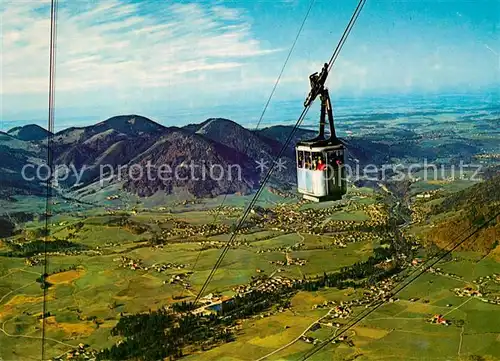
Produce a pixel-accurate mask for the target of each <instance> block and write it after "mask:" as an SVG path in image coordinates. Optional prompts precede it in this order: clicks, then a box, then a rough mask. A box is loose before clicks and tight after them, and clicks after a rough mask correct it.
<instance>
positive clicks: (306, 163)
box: [304, 157, 311, 169]
mask: <svg viewBox="0 0 500 361" xmlns="http://www.w3.org/2000/svg"><path fill="white" fill-rule="evenodd" d="M310 167H311V157H306V162H305V164H304V168H305V169H311V168H310Z"/></svg>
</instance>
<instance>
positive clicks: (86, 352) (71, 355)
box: [54, 343, 97, 361]
mask: <svg viewBox="0 0 500 361" xmlns="http://www.w3.org/2000/svg"><path fill="white" fill-rule="evenodd" d="M96 356H97V355H96V351H94V350H91V349H89V346H88V345H86V344H83V343H80V344H79V345H78V347H76V348H74V349H73V350H71V351H69V352H67V353H66V354H64V355H62V356H59V357H56V358H54V361H60V360H64V359H66V360H75V359H77V360H89V361H90V360H95V359H96Z"/></svg>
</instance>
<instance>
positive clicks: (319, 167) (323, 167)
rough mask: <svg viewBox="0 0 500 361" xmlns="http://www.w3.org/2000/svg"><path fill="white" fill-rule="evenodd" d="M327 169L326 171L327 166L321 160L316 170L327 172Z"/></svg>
mask: <svg viewBox="0 0 500 361" xmlns="http://www.w3.org/2000/svg"><path fill="white" fill-rule="evenodd" d="M325 169H326V164H325V163H323V159H321V158H319V159H318V164H317V166H316V170H325Z"/></svg>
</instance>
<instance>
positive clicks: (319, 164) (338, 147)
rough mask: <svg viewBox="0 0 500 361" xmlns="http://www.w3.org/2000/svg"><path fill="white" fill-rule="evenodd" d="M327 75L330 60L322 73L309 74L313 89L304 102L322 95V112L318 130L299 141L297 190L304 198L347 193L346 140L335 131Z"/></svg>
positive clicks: (317, 199)
mask: <svg viewBox="0 0 500 361" xmlns="http://www.w3.org/2000/svg"><path fill="white" fill-rule="evenodd" d="M327 76H328V64H325V65H324V67H323V69H322V71H321V74H319V75H318V73H317V72H316V73H314V74H312V75H311V76H310V77H309V81H310V83H311V91H310V93H309V95H308V97H307V99H306V101H305V102H304V106H305V107H308V106H309V105H310V104H311V103H312V102H313V101H314V100H315V99H316V97H317V96H318V95H319V96H320V99H321V114H320V122H319V134H318V136H317V137H315V138H313V139H310V140H303V141H300V142H298V143H297V144H296V146H295V153H296V160H297V191H298V192H299V193H301V194H302V196H303V197H304V199H308V200H311V201H314V202H325V201H336V200H340V199H342V196H343V195H344V194H346V193H347V180H346V177H345V168H344V151H345V148H344V144H343V143H342V142H341V141H340V140H339V139H338V138H337V136H336V134H335V125H334V123H333V111H332V104H331V101H330V95H329V93H328V89H327V88H325V80H326V78H327ZM326 116H328V122H329V125H330V135H329V136H328V137H326V136H325V124H326V122H325V120H326V119H325V118H326Z"/></svg>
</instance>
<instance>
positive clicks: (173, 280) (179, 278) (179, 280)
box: [163, 272, 191, 288]
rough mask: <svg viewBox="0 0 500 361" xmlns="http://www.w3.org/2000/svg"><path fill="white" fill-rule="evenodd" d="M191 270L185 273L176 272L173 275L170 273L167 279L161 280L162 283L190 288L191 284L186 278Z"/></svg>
mask: <svg viewBox="0 0 500 361" xmlns="http://www.w3.org/2000/svg"><path fill="white" fill-rule="evenodd" d="M190 273H191V272H187V273H177V274H175V275H171V276H170V279H169V280H165V281H163V284H171V285H172V284H177V285H180V286H182V287H184V288H190V287H191V285H190V284H189V282H187V278H188V276H189V274H190Z"/></svg>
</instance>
